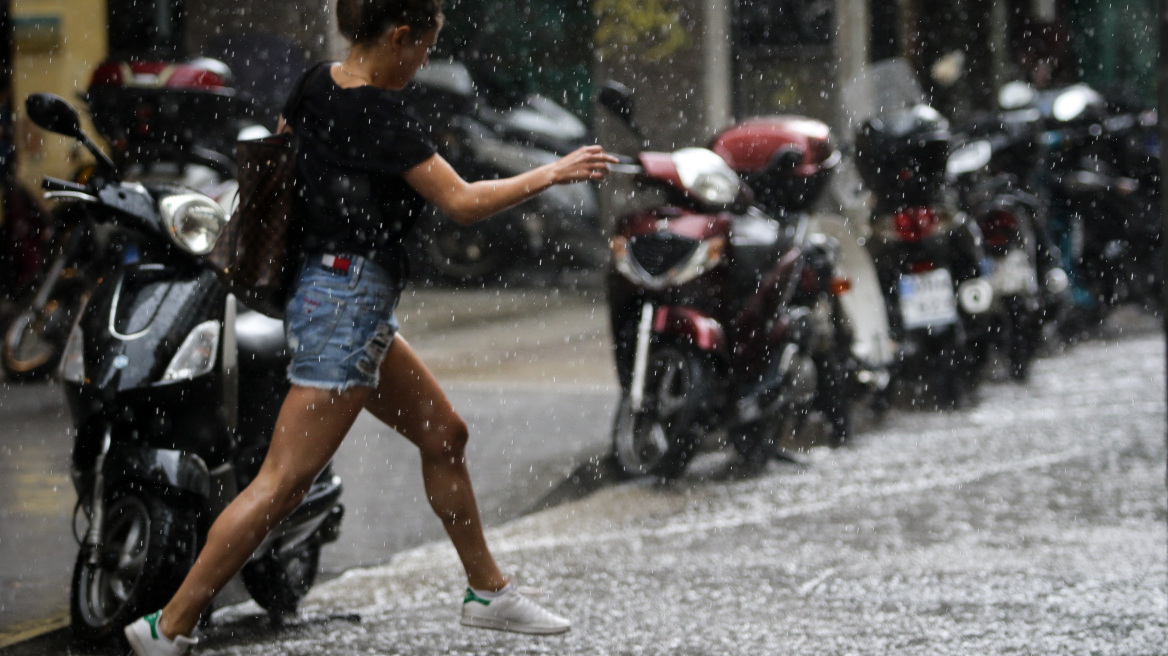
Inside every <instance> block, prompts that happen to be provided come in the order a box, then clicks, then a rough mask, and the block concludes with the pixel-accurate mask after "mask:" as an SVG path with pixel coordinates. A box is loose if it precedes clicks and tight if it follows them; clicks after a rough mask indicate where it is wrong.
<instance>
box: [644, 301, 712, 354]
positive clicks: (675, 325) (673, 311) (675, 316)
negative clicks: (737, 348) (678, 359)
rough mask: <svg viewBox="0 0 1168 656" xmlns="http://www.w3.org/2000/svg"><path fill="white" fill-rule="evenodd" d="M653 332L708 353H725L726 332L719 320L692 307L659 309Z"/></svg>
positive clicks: (663, 307) (668, 306)
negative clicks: (685, 342) (680, 340)
mask: <svg viewBox="0 0 1168 656" xmlns="http://www.w3.org/2000/svg"><path fill="white" fill-rule="evenodd" d="M653 332H654V333H656V334H658V335H670V336H674V337H679V338H681V339H683V340H685V341H688V342H689V343H691V344H693V345H694V346H695V347H697V348H698V349H699V350H702V351H707V352H718V351H724V350H725V348H726V331H725V329H724V328H723V327H722V324H721V323H719V322H718V320H717V319H714V318H713V317H711V316H709V315H707V314H705V313H702V312H700V311H698V310H695V309H694V308H691V307H685V306H677V305H666V306H661V307H658V308H657V310H656V313H655V314H654V317H653Z"/></svg>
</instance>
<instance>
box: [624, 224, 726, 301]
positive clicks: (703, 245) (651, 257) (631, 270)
mask: <svg viewBox="0 0 1168 656" xmlns="http://www.w3.org/2000/svg"><path fill="white" fill-rule="evenodd" d="M687 242H688V243H687ZM610 245H611V247H612V261H613V265H614V266H615V267H616V270H617V271H619V272H620V274H621V275H623V276H624V277H625V278H627V279H628V280H630V281H632V282H634V283H636V284H638V285H643V286H645V287H646V288H648V289H651V290H654V291H656V290H661V289H664V288H666V287H671V286H676V285H682V284H685V283H687V282H689V281H691V280H693V279H695V278H697V277H698V276H700V275H702V274H703V273H705V272H706V271H709V270H710V269H712V268H714V267H716V266H718V265H719V264H721V263H722V260H723V258H724V257H725V254H726V238H725V237H721V236H718V237H713V238H710V239H706V240H703V241H698V242H693V241H692V240H687V239H674V240H671V241H670V242H663V241H662V240H661V239H659V238H657V237H656V236H655V235H646V236H644V237H633V238H632V239H626V238H625V237H619V236H618V237H613V238H612V241H611V243H610ZM678 246H686V248H684V249H682V248H678Z"/></svg>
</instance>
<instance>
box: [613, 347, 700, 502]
mask: <svg viewBox="0 0 1168 656" xmlns="http://www.w3.org/2000/svg"><path fill="white" fill-rule="evenodd" d="M710 380H711V371H710V367H709V364H708V363H707V361H706V360H704V359H703V358H702V357H700V356H699V355H698V354H697V353H694V352H692V351H691V350H689V349H685V348H682V347H677V346H672V345H666V346H658V347H654V348H652V349H651V350H650V353H649V366H648V371H647V372H646V378H645V390H644V401H643V403H642V408H641V409H640V411H634V410H633V408H632V402H631V400H630V399H629V397H628V396H627V395H626V396H624V397H623V398H622V399H621V403H620V406H619V407H618V408H617V414H616V417H615V419H614V421H613V429H612V445H613V455H614V457H615V459H616V462H617V465H618V466H619V467H620V469H621V471H622V472H623V473H624V474H626V475H629V476H645V475H653V476H657V477H658V478H661V479H664V480H672V479H675V478H677V477H679V476H681V474H682V473H683V472H684V471H685V467H686V465H688V464H689V460H690V457H691V456H692V455H693V452H694V450H695V449H696V447H697V443H698V436H697V423H698V420H699V419H700V417H701V413H702V408H703V407H704V404H705V403H707V402H708V400H709V398H710V396H711V394H710V389H709V385H710Z"/></svg>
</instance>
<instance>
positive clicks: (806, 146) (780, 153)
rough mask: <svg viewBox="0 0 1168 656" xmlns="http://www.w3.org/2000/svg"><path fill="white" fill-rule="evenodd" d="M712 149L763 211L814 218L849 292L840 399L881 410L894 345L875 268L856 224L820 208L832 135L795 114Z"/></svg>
mask: <svg viewBox="0 0 1168 656" xmlns="http://www.w3.org/2000/svg"><path fill="white" fill-rule="evenodd" d="M710 149H711V150H713V151H714V152H715V153H717V154H718V155H719V156H721V157H722V159H724V160H726V163H727V164H729V165H730V168H732V169H734V171H735V173H737V174H738V175H739V176H740V177H741V178H742V181H743V182H744V183H745V184H746V185H748V186H749V187H750V189H751V190H752V191H753V192H754V198H755V202H757V203H758V204H759V206H760V207H761V208H762V209H763V211H765V212H766V213H767V214H769V215H770V216H774V217H779V216H793V215H795V214H796V213H801V212H810V213H811V219H812V220H811V224H810V226H809V230H810V231H811V234H812V235H813V236H818V237H817V238H827V239H828V240H830V241H831V243H832V246H833V250H834V251H835V254H836V262H835V265H836V272H837V274H839V275H840V276H842V277H843V279H845V280H846V281H847V286H848V293H847V294H843V295H842V296H837V297H836V298H835V300H834V302H835V303H838V307H837V308H836V312H837V313H838V314H840V315H841V316H843V317H844V318H845V319H846V321H847V324H848V328H849V329H848V331H847V332H848V333H850V334H851V337H852V340H853V341H852V343H851V345H850V346H851V349H850V356H849V357H847V358H846V360H845V369H846V370H847V372H848V379H847V382H848V384H847V386H846V389H845V390H839V391H837V393H843V394H844V396H845V398H848V399H857V400H863V401H865V402H867V403H868V404H869V406H870V407H871V408H872V409H874V410H876V411H877V413H881V412H883V411H884V410H886V409H887V406H888V402H889V398H888V393H889V392H890V389H889V383H890V380H891V372H890V370H889V369H890V367H891V365H892V362H893V357H894V355H895V347H894V345H893V344H892V341H891V338H890V335H889V327H888V315H887V312H886V310H885V308H884V300H883V295H882V293H881V291H880V286H879V284H878V283H877V276H876V267H875V265H874V263H873V262H872V257H871V255H869V253H868V251H867V250H866V249H865V248H864V247H863V245H862V244H863V242H864V239H863V238H862V237H861V236H859V235H857V234H856V230H855V229H854V226H850V225H848V221H846V220H845V219H844V218H843V217H841V216H839V215H838V214H836V213H835V212H834V211H824V210H816V209H815V206H816V205H819V204H822V202H823V200H824V197H825V196H826V192H827V190H828V188H829V185H830V183H831V182H832V177H833V174H834V173H835V170H836V168H837V167H838V166H839V164H840V162H841V161H842V155H841V153H840V151H839V150H838V149H837V148H836V147H835V144H834V143H833V141H832V138H831V129H830V128H829V127H828V126H827V124H826V123H823V122H822V121H818V120H815V119H812V118H808V117H805V116H798V115H793V114H788V115H776V116H762V117H755V118H751V119H747V120H744V121H741V122H739V123H736V124H734V125H732V126H730V127H728V128H726V129H725V130H722V131H721V132H719V133H718V134H717V135H715V136H714V139H713V141H712V142H711V144H710ZM833 209H834V208H833Z"/></svg>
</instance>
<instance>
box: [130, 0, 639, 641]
mask: <svg viewBox="0 0 1168 656" xmlns="http://www.w3.org/2000/svg"><path fill="white" fill-rule="evenodd" d="M443 20H444V18H443V14H442V7H441V0H338V2H337V23H338V27H339V29H340V31H341V33H342V34H343V35H344V36H345V37H346V38H347V39H349V41H350V42H351V47H350V50H349V53H348V55H347V57H346V58H345V59H344V61H342V62H339V63H332V64H329V65H324V66H320V67H317V68H316V69H314V70H313V71H312V72H311V73H310V74H309V77H308V78H307V80H306V81H305V83H304V90H303V92H302V95H301V100H300V103H299V105H298V106H296V107H292V106H288V107H285V109H284V114H283V116H284V118H283V119H281V122H280V129H285V127H287V128H290V129H291V130H292V131H294V132H295V133H296V134H297V135H298V136H299V138H300V156H299V182H300V188H301V198H302V201H303V203H302V205H303V207H302V210H303V212H302V216H303V217H304V220H303V226H302V228H303V232H302V235H301V240H300V243H301V245H302V252H303V254H304V264H303V266H302V267H301V269H300V272H299V274H298V278H297V282H296V284H295V286H294V289H293V292H292V293H291V295H290V297H289V300H288V308H287V316H286V319H285V329H286V332H287V334H288V341H289V346H290V347H291V348H292V350H293V357H292V363H291V365H290V366H289V379H290V381H291V383H292V386H291V390H290V391H289V392H288V396H287V398H286V399H285V400H284V404H283V406H282V408H281V410H280V415H279V418H278V420H277V423H276V428H275V430H274V433H273V435H272V442H271V447H270V449H269V451H268V455H267V457H266V459H265V460H264V463H263V466H262V467H261V468H260V472H259V474H258V476H257V477H256V479H255V480H254V481H253V482H252V483H251V484H250V485H249V486H248V487H247V488H246V489H245V490H244V491H243V492H242V493H241V494H240V495H239V496H238V497H237V498H236V499H235V500H234V501H233V502H232V503H231V505H230V506H228V507H227V508H226V509H225V510H224V511H223V513H222V514H221V515H220V516H219V517H218V518H217V519H216V520H215V523H214V524H213V525H212V527H211V529H210V531H209V533H208V535H207V542H206V545H205V546H204V547H203V550H202V551H201V552H200V554H199V557H198V559H197V560H196V562H195V565H194V567H193V568H192V569H191V571H190V573H189V574H188V575H187V577H186V579H185V580H184V581H183V583H182V585H181V587H180V588H179V589H178V591H177V592H176V593H175V595H174V597H172V598H171V600H170V602H169V603H167V604H166V606H165V607H164V608H163V609H161V610H160V611H157V612H155V613H152V614H150V615H147V616H146V617H143V618H141V619H139V620H137V621H136V622H134V623H133V624H130V625H129V626H127V627H126V631H125V633H126V636H127V639H128V640H129V642H130V644H131V646H132V647H133V648H134V651H135V653H136V654H138V656H170V655H172V654H180V653H184V652H186V651H187V650H188V649H190V647H191V646H192V645H194V644H195V642H196V641H195V640H194V639H193V638H191V637H190V636H191V634H192V632H193V631H194V629H195V626H196V624H197V622H198V620H199V617H200V615H201V614H202V613H203V612H204V611H205V610H206V609H207V607H208V606H209V605H210V603H211V600H212V599H213V598H214V596H215V595H216V594H217V593H218V592H219V591H220V590H221V589H222V588H223V586H224V585H226V584H227V582H228V581H229V580H230V579H231V578H232V577H233V576H234V575H235V573H236V572H238V571H239V570H240V568H242V567H243V565H244V564H245V563H246V562H247V561H248V559H249V558H250V557H251V555H252V552H253V551H254V550H255V549H256V548H257V547H258V545H259V544H260V542H261V541H262V540H263V539H264V537H265V536H266V535H267V534H268V533H269V532H270V531H271V530H272V529H273V528H274V527H275V526H276V524H278V523H279V522H280V521H281V520H282V519H283V518H285V517H287V516H288V515H289V514H291V512H292V511H293V510H295V509H296V507H297V506H298V505H299V504H300V502H301V500H302V499H303V498H304V495H305V493H306V492H307V490H308V489H309V487H310V486H311V485H312V482H313V481H314V480H315V478H316V476H317V475H318V474H319V473H320V471H321V470H323V468H324V467H325V465H326V464H328V462H329V461H330V460H331V459H332V457H333V455H334V453H336V450H337V448H338V447H339V446H340V444H341V441H342V440H343V439H344V437H345V434H346V433H347V432H348V431H349V429H350V427H351V426H352V425H353V422H354V420H355V419H356V418H357V415H358V413H360V411H361V410H362V409H365V410H368V411H369V412H370V413H372V414H373V416H375V417H377V418H378V419H380V420H381V421H383V422H385V423H386V424H387V425H389V426H390V427H391V428H393V429H394V430H396V431H397V432H399V433H401V435H403V436H404V437H405V438H406V439H408V440H410V441H411V442H413V443H414V444H415V445H416V446H417V447H418V450H419V452H420V453H421V459H422V475H423V480H424V484H425V489H426V495H427V498H428V499H429V500H430V505H431V507H432V508H433V510H434V512H435V514H437V515H438V517H439V519H440V520H441V521H442V523H443V526H444V527H445V529H446V532H447V534H448V535H449V537H450V540H451V542H453V544H454V547H455V550H456V551H457V552H458V556H459V559H460V560H461V562H462V566H463V568H464V570H465V572H466V576H467V584H468V587H467V592H466V595H465V601H464V602H463V607H462V623H463V624H464V625H467V626H474V627H483V628H492V629H501V630H507V631H516V632H521V633H534V634H551V633H562V632H564V631H567V630H569V629H570V628H571V623H570V622H569V621H568V620H567V619H565V618H563V617H560V616H559V615H557V614H555V613H552V612H551V611H548V610H547V609H544V608H543V607H541V606H539V605H538V604H536V603H535V602H534V601H532V600H531V599H529V598H527V597H525V596H524V595H523V594H522V593H521V592H520V590H519V589H518V588H517V587H516V586H515V585H514V584H513V583H511V582H510V581H508V580H507V579H506V578H505V577H504V576H503V574H502V573H501V572H500V571H499V568H498V566H497V565H496V563H495V560H494V558H493V557H492V555H491V552H490V550H489V549H488V547H487V543H486V540H485V538H484V537H483V527H482V522H481V520H480V517H479V512H478V508H477V505H476V502H475V496H474V492H473V491H472V488H471V482H470V476H469V474H468V472H467V468H466V462H465V457H464V453H465V450H464V449H465V446H466V441H467V427H466V424H465V423H464V422H463V420H462V418H461V417H460V416H459V415H458V413H457V412H456V411H455V410H454V408H453V407H452V406H451V403H450V401H449V399H447V397H446V395H445V393H443V391H442V389H441V388H440V387H439V385H438V382H437V381H436V380H435V379H434V377H433V375H432V374H431V373H430V372H429V371H428V370H427V369H426V366H425V365H424V364H422V362H421V361H420V360H419V359H418V356H417V355H416V354H415V353H414V351H413V350H412V349H411V348H410V345H409V344H408V343H407V342H406V341H405V340H404V339H403V338H402V337H401V336H400V335H397V329H398V325H397V322H396V320H395V319H394V316H393V311H394V308H395V307H396V305H397V302H398V298H399V296H400V293H401V290H402V287H403V285H404V284H405V282H406V277H407V274H408V272H407V267H406V264H405V263H406V255H405V252H404V246H403V240H404V238H405V237H406V236H407V235H408V234H409V233H410V231H411V229H412V228H413V225H414V223H415V221H416V219H417V217H418V216H419V215H420V214H421V212H422V211H423V209H424V207H425V203H427V202H429V203H432V204H434V205H435V206H436V207H437V208H438V209H439V210H441V211H442V212H443V213H444V214H446V215H447V216H449V217H451V218H452V219H453V220H454V221H455V222H457V223H459V224H462V225H470V224H472V223H475V222H477V221H480V220H482V219H485V218H487V217H489V216H490V215H492V214H494V213H496V212H498V211H500V210H503V209H506V208H508V207H510V206H512V205H515V204H517V203H520V202H522V201H524V200H526V199H528V198H530V197H532V196H534V195H535V194H537V193H539V192H540V191H542V190H544V189H546V188H548V187H550V186H552V185H556V184H570V183H575V182H582V181H587V180H596V179H602V178H604V177H605V176H606V175H607V173H608V165H609V164H610V163H613V162H615V161H616V160H615V158H613V157H611V156H609V155H607V154H606V153H605V152H604V151H603V150H602V149H601V148H600V147H599V146H590V147H585V148H581V149H579V150H577V151H575V152H573V153H571V154H569V155H568V156H566V157H564V158H563V159H560V160H558V161H556V162H553V163H551V164H548V165H546V166H542V167H539V168H537V169H534V170H532V171H529V172H527V173H524V174H521V175H518V176H515V177H513V178H507V179H503V180H491V181H484V182H475V183H468V182H466V181H464V180H463V179H462V178H461V177H459V175H458V174H457V173H456V172H455V171H454V169H453V168H451V166H450V164H449V163H447V162H446V161H445V160H444V159H443V158H442V157H441V156H440V155H438V154H437V151H436V149H435V147H434V145H433V144H432V142H431V141H430V139H429V137H428V135H427V133H426V131H425V129H424V128H423V127H422V125H423V123H422V121H421V120H419V118H418V117H417V115H416V114H415V113H414V111H413V109H412V108H411V107H410V106H409V104H408V102H406V100H405V99H404V97H403V96H402V95H401V94H400V93H399V92H400V91H401V89H403V88H404V87H405V85H406V84H407V83H408V82H409V81H410V80H411V79H412V78H413V77H414V74H415V73H417V71H418V69H419V68H421V67H422V66H423V65H425V63H426V61H427V58H428V55H429V52H430V49H431V48H432V47H433V45H434V43H435V41H436V40H437V38H438V32H439V31H440V30H441V29H442V24H443ZM285 121H286V122H287V123H286V124H285Z"/></svg>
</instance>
